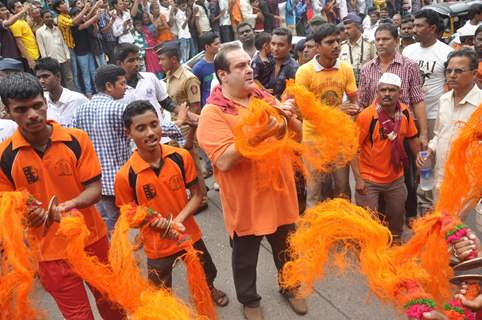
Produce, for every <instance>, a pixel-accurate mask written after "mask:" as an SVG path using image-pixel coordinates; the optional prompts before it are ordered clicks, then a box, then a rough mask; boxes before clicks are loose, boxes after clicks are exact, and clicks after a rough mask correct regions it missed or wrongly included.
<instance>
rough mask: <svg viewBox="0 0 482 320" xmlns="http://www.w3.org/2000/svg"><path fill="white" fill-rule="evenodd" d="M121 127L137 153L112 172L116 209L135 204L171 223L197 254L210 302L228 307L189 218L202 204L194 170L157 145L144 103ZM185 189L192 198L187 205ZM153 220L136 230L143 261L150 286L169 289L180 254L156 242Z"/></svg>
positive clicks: (152, 114) (177, 151)
mask: <svg viewBox="0 0 482 320" xmlns="http://www.w3.org/2000/svg"><path fill="white" fill-rule="evenodd" d="M122 117H123V120H124V126H125V129H126V133H127V135H128V136H129V138H132V140H134V142H135V144H136V146H137V150H135V151H134V153H133V154H132V156H131V157H130V159H129V160H127V162H126V163H125V164H124V165H123V166H122V167H121V169H120V170H119V172H117V175H116V178H115V186H114V188H115V198H116V205H117V206H119V207H120V206H122V205H124V204H128V203H132V202H135V203H137V204H139V205H142V206H145V207H147V208H150V209H152V210H154V211H155V212H157V213H159V214H160V215H161V216H162V217H163V218H169V216H170V215H172V217H173V223H174V224H177V225H178V226H179V227H180V226H181V225H183V226H184V227H185V234H186V235H188V236H190V237H191V239H192V241H193V243H194V248H195V249H197V250H199V251H200V252H202V254H201V260H202V264H203V267H204V271H205V273H206V278H207V281H208V285H209V288H210V289H211V296H212V298H213V300H214V302H215V303H216V304H218V305H219V306H223V307H224V306H226V305H227V304H228V302H229V299H228V297H227V296H226V294H225V293H224V292H222V291H221V290H218V289H216V288H215V287H214V285H213V283H214V279H215V278H216V275H217V269H216V266H215V265H214V263H213V260H212V258H211V255H210V254H209V251H208V249H207V248H206V245H205V244H204V241H203V240H202V239H201V230H200V229H199V227H198V225H197V223H196V221H195V220H194V217H193V216H192V214H193V213H194V212H195V211H196V210H197V209H198V207H199V205H200V204H201V201H202V193H201V188H200V186H199V181H198V179H197V174H196V166H195V164H194V160H193V159H192V157H191V155H190V153H189V151H187V150H186V149H181V148H175V147H171V146H168V145H161V144H160V139H161V137H162V131H161V126H160V122H159V118H158V115H157V112H156V109H155V108H154V107H153V106H152V104H150V102H148V101H143V100H139V101H134V102H132V103H130V104H129V105H127V107H126V109H125V110H124V114H123V116H122ZM186 189H189V191H190V194H191V197H190V199H188V197H187V192H186ZM163 218H160V219H154V220H153V221H151V222H150V223H146V224H144V225H142V226H141V236H142V242H143V243H144V250H145V252H146V256H147V270H148V274H149V280H151V282H153V283H154V284H155V285H157V286H161V285H162V286H165V287H168V288H171V287H172V268H173V265H174V262H175V261H176V260H177V259H178V258H179V257H180V256H182V255H183V254H184V253H185V251H184V250H183V248H182V247H181V246H180V245H179V243H177V242H176V241H175V240H171V239H165V238H161V235H160V232H161V233H164V232H165V228H163V227H164V225H165V224H164V223H163V221H165V219H163Z"/></svg>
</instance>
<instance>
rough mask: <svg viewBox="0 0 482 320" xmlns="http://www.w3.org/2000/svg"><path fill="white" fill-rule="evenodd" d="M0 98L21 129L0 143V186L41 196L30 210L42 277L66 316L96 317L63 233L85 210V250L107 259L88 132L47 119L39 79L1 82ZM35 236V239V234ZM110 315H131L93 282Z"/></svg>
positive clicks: (105, 315) (22, 75)
mask: <svg viewBox="0 0 482 320" xmlns="http://www.w3.org/2000/svg"><path fill="white" fill-rule="evenodd" d="M0 96H1V98H2V101H3V103H4V104H5V107H6V110H7V112H8V114H9V115H10V117H11V119H12V120H14V121H15V122H16V123H17V125H18V129H17V130H16V131H15V133H14V134H13V135H12V136H11V137H10V138H8V139H7V140H5V141H4V142H3V143H2V144H1V145H0V158H1V168H0V192H2V191H15V190H27V191H28V192H29V193H30V194H32V195H33V196H34V197H35V199H37V202H36V203H35V204H34V205H32V206H31V207H30V208H29V211H28V212H26V218H27V220H28V221H29V226H30V228H29V230H30V235H31V237H32V238H33V239H34V240H35V243H36V245H35V246H34V247H35V248H36V254H37V258H38V260H39V269H38V270H39V277H40V282H41V283H42V285H43V287H44V288H45V290H46V291H47V292H49V293H50V294H51V295H52V297H53V298H54V299H55V302H56V303H57V305H58V307H59V309H60V311H61V312H62V314H63V316H64V318H66V319H86V320H93V319H94V316H93V314H92V310H91V308H90V303H89V299H88V296H87V293H86V291H85V287H84V281H83V280H82V279H81V278H80V277H79V276H78V275H77V274H76V273H75V272H74V271H73V270H72V269H71V267H70V266H69V264H68V263H66V261H65V258H66V252H65V249H66V244H65V239H64V238H63V237H62V236H59V235H57V229H58V227H59V224H58V222H59V221H60V213H61V212H64V211H68V210H71V209H74V208H76V209H79V211H80V212H81V213H82V215H83V216H84V219H85V222H86V224H87V227H88V229H89V231H90V236H89V238H88V239H87V242H86V244H87V246H86V248H85V250H86V251H87V252H88V253H89V254H92V255H95V256H97V257H98V258H99V260H100V261H102V262H105V263H106V262H107V255H108V249H109V244H108V240H107V236H106V235H107V228H106V225H105V223H104V222H103V220H102V218H101V216H100V215H99V213H98V212H97V210H96V208H95V206H94V204H95V203H96V202H97V201H99V199H100V196H101V183H100V176H101V170H100V163H99V160H98V159H97V155H96V154H95V151H94V147H93V145H92V142H91V141H90V140H89V137H88V135H87V134H86V133H85V132H83V131H81V130H77V129H67V128H63V127H61V126H60V125H59V124H58V123H56V122H54V121H46V118H47V102H46V101H45V98H44V96H43V90H42V87H41V86H40V83H39V82H38V80H37V79H36V78H35V77H34V76H32V75H30V74H28V73H23V72H20V73H15V74H11V75H9V76H8V77H6V78H4V79H2V80H0ZM53 196H56V197H57V199H58V205H57V206H54V209H53V212H54V214H53V216H54V217H53V219H50V220H48V221H50V222H51V223H52V224H51V225H50V224H48V225H50V226H45V224H44V221H45V219H46V218H47V217H48V215H47V212H46V210H47V207H48V205H49V202H50V199H51V198H52V197H53ZM29 239H30V238H29ZM91 291H92V292H93V294H94V296H95V298H96V302H97V307H98V310H99V313H100V314H101V316H102V317H103V318H104V319H114V320H115V319H124V318H125V315H124V314H123V312H122V311H119V309H118V308H117V307H114V306H112V305H111V304H110V303H109V302H108V301H107V300H106V299H105V297H103V296H102V295H101V294H100V293H99V292H98V291H97V290H95V289H94V288H92V287H91Z"/></svg>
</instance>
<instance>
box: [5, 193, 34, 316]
mask: <svg viewBox="0 0 482 320" xmlns="http://www.w3.org/2000/svg"><path fill="white" fill-rule="evenodd" d="M0 197H1V198H0V310H1V312H0V314H1V316H0V319H9V320H12V319H37V318H39V316H40V315H39V314H38V313H37V311H36V310H35V309H34V308H33V307H32V303H31V301H30V299H29V294H30V292H31V291H32V288H33V281H34V275H35V273H36V271H37V266H38V265H37V261H36V259H35V257H34V255H33V253H32V250H31V249H30V248H29V247H28V246H27V244H26V242H25V240H26V232H25V226H24V223H23V220H24V214H25V212H26V209H27V199H28V197H29V194H28V193H26V192H3V193H2V194H1V195H0ZM30 243H33V242H30ZM2 249H3V252H2Z"/></svg>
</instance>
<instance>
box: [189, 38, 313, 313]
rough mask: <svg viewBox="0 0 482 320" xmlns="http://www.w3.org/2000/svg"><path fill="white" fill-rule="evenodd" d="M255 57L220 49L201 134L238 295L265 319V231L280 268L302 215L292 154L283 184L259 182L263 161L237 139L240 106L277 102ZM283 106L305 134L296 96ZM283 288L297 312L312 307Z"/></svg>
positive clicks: (284, 166)
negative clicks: (261, 266) (258, 76)
mask: <svg viewBox="0 0 482 320" xmlns="http://www.w3.org/2000/svg"><path fill="white" fill-rule="evenodd" d="M250 62H251V59H250V57H249V55H248V54H247V53H246V52H245V51H243V50H242V49H241V48H240V47H239V46H237V45H229V46H226V47H225V48H223V49H221V50H220V51H219V53H218V54H217V55H216V58H215V60H214V66H215V72H216V76H217V77H218V80H219V82H220V86H218V87H216V88H215V89H214V91H213V92H212V94H211V96H210V97H209V98H208V100H207V104H206V106H205V107H204V108H203V110H202V113H201V117H200V120H199V126H198V131H197V137H198V141H199V144H200V146H201V147H202V148H203V149H204V151H205V152H206V154H207V155H208V157H209V158H210V160H211V162H212V164H213V167H214V175H215V177H216V181H217V182H218V183H219V185H220V191H221V202H222V205H223V211H224V220H225V225H226V229H227V231H228V233H229V236H230V240H231V246H232V248H233V252H232V267H233V275H234V284H235V288H236V295H237V298H238V300H239V302H240V303H241V304H243V305H244V309H243V310H244V315H245V317H246V318H247V319H263V315H262V311H261V308H260V300H261V297H260V296H259V295H258V293H257V290H256V266H257V261H258V253H259V246H260V243H261V240H262V239H263V237H264V236H266V237H267V239H268V242H269V243H270V245H271V247H272V249H273V257H274V260H275V264H276V267H277V269H278V270H280V269H281V268H282V267H283V265H284V263H285V262H286V255H285V254H284V251H285V250H286V248H287V241H286V239H287V236H288V234H289V233H290V232H291V231H293V230H294V223H295V222H296V221H297V219H298V203H297V196H296V187H295V180H294V171H293V167H292V164H291V163H290V161H289V159H282V160H281V166H280V171H279V173H278V174H279V179H277V180H278V181H279V183H280V188H278V189H277V190H273V189H266V188H264V189H262V188H259V185H257V181H258V180H259V179H260V177H263V174H265V173H264V172H263V170H262V167H261V166H257V165H256V161H253V160H250V159H247V158H244V157H242V156H241V154H240V153H239V152H238V151H237V149H236V146H235V144H234V135H233V129H234V126H235V124H236V121H237V119H238V115H239V111H240V110H241V109H244V108H246V107H247V105H248V102H249V100H250V99H251V98H252V97H257V98H261V99H264V100H265V101H271V102H272V103H273V104H278V103H277V102H276V100H275V99H274V98H273V97H272V96H271V95H269V94H268V93H265V92H263V91H261V90H259V89H258V88H257V86H256V85H255V83H254V79H253V70H252V69H251V67H250ZM278 107H279V108H280V109H281V110H282V113H284V115H285V117H286V118H287V123H288V127H289V128H290V130H292V131H294V132H296V133H297V134H298V135H300V134H301V123H300V121H299V120H297V118H296V114H295V112H294V105H293V103H292V100H289V101H287V102H285V103H284V104H282V105H279V106H278ZM275 134H276V133H275ZM264 138H266V137H264ZM281 292H282V294H283V296H284V297H285V298H286V299H287V300H288V302H289V304H290V306H291V307H292V308H293V310H294V311H295V312H297V313H299V314H305V313H306V312H307V306H306V302H305V301H304V300H303V299H296V298H294V297H293V295H291V294H290V293H288V292H284V291H283V290H281Z"/></svg>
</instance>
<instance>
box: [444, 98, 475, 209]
mask: <svg viewBox="0 0 482 320" xmlns="http://www.w3.org/2000/svg"><path fill="white" fill-rule="evenodd" d="M481 141H482V104H481V105H480V106H479V107H478V108H477V110H475V111H474V113H472V115H471V117H470V118H469V120H468V121H467V123H466V124H465V126H464V127H463V128H462V129H461V130H460V132H459V134H458V136H457V139H455V140H454V142H453V143H452V146H451V149H450V153H449V156H448V158H447V162H446V164H445V171H444V183H443V184H442V186H441V188H440V197H439V199H440V200H439V201H438V204H437V211H442V212H444V211H445V212H447V213H448V214H450V215H458V214H460V212H462V211H463V210H464V209H466V208H467V207H471V206H474V205H475V203H476V202H477V201H478V200H479V199H480V197H481V194H482V174H481V172H482V146H481Z"/></svg>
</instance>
